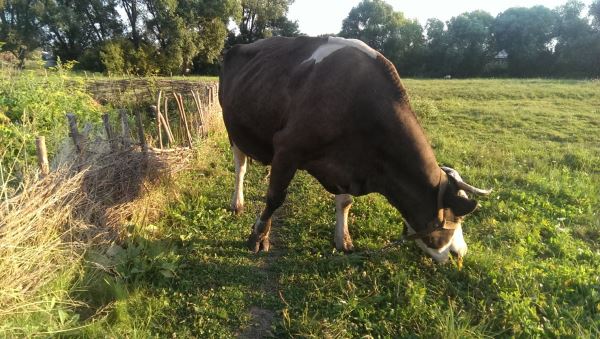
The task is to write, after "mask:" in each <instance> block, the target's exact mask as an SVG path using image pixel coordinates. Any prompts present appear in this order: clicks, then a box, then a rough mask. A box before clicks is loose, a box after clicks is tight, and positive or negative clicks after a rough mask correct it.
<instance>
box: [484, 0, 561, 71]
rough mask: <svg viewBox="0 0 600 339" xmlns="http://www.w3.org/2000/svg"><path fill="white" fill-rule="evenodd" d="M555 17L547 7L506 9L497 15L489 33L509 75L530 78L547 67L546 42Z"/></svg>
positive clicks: (548, 50) (547, 42)
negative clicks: (504, 54) (501, 52)
mask: <svg viewBox="0 0 600 339" xmlns="http://www.w3.org/2000/svg"><path fill="white" fill-rule="evenodd" d="M555 23H556V15H555V14H554V13H553V12H552V11H551V10H550V9H548V8H546V7H543V6H534V7H531V8H510V9H508V10H506V11H504V12H502V13H500V14H499V15H498V17H497V18H496V22H495V24H494V29H493V33H494V36H495V37H496V42H497V46H498V49H499V50H502V49H504V50H506V51H507V52H508V55H509V72H510V74H511V75H514V76H518V75H522V76H532V75H536V74H541V73H543V72H544V71H545V70H547V69H549V68H550V67H551V57H552V51H551V49H550V43H551V40H552V38H553V34H552V33H553V28H554V26H555Z"/></svg>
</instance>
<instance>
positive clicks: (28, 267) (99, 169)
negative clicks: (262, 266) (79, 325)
mask: <svg viewBox="0 0 600 339" xmlns="http://www.w3.org/2000/svg"><path fill="white" fill-rule="evenodd" d="M91 148H94V149H102V150H105V149H109V147H107V146H106V145H98V146H96V147H88V152H87V153H86V154H87V156H83V157H82V156H79V157H73V156H67V157H64V158H71V159H73V158H77V161H76V162H74V163H72V164H71V165H70V166H64V165H63V166H62V167H61V168H59V169H56V170H54V171H53V172H51V173H50V174H49V175H48V176H46V177H44V178H43V179H41V180H39V181H35V182H34V183H33V184H30V185H29V186H27V187H25V188H23V189H22V190H21V192H20V194H18V195H16V196H15V197H13V198H10V199H8V200H4V201H2V202H1V203H0V267H1V269H0V286H1V288H0V323H2V319H3V318H5V317H10V316H14V315H15V314H17V313H32V312H39V311H43V310H44V309H46V308H47V307H48V305H47V304H48V303H49V302H52V303H55V302H56V301H55V300H56V298H55V297H53V298H51V300H52V301H49V300H50V298H48V296H47V295H45V293H46V292H44V289H43V287H44V286H46V285H47V284H48V283H50V282H51V281H53V280H54V279H56V278H57V276H59V275H60V274H61V273H64V272H66V271H68V270H72V269H73V268H74V267H77V266H78V264H77V263H82V261H83V260H82V257H83V254H84V253H85V250H86V249H88V248H90V247H91V246H98V245H102V244H107V243H110V242H112V241H115V240H117V239H118V238H119V236H120V233H121V231H120V230H121V229H122V227H120V225H122V223H123V222H124V221H125V220H130V219H131V218H132V217H133V216H134V214H135V213H137V212H138V211H139V210H140V209H141V206H140V205H141V204H140V203H139V202H140V201H141V200H142V199H141V198H142V197H143V196H144V192H145V191H148V190H151V189H152V187H153V185H155V184H156V183H157V182H158V181H160V180H163V179H164V178H167V177H170V176H171V175H172V174H173V173H174V172H177V171H179V170H182V169H184V168H185V167H186V166H187V163H188V161H187V159H188V158H189V151H188V150H185V149H179V150H171V151H169V152H160V153H159V152H153V151H150V152H149V153H148V154H147V155H144V154H143V153H142V152H141V151H140V150H139V148H136V147H134V148H131V149H129V150H125V151H121V152H116V153H110V152H109V153H102V152H100V153H97V152H91V151H90V150H91ZM144 205H146V206H144V208H145V209H147V208H148V206H147V202H144ZM63 294H64V295H63V296H60V297H59V301H58V302H62V303H68V304H69V305H71V306H77V305H78V303H77V302H74V301H72V300H70V299H69V298H68V293H63Z"/></svg>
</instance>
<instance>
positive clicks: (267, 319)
mask: <svg viewBox="0 0 600 339" xmlns="http://www.w3.org/2000/svg"><path fill="white" fill-rule="evenodd" d="M280 226H281V225H280V223H279V222H278V220H277V217H276V216H274V217H273V228H272V229H271V237H270V240H271V249H270V251H269V253H267V254H259V255H261V256H262V257H261V258H260V259H258V258H257V260H260V261H261V262H260V264H259V265H258V269H259V270H260V271H262V272H264V273H265V276H266V277H267V278H266V279H265V281H263V283H262V284H261V286H259V288H260V289H261V290H263V291H264V292H265V294H272V295H277V293H278V283H277V276H276V275H275V273H274V272H272V271H271V265H272V264H273V263H274V262H275V261H277V259H278V258H279V257H280V256H281V255H282V253H283V252H282V249H281V246H282V245H281V241H280V240H281V239H280V238H279V236H278V228H279V227H280ZM248 312H249V313H250V316H251V318H252V320H251V321H250V325H249V326H248V327H246V328H244V329H242V330H241V333H240V334H239V335H238V338H240V339H254V338H270V337H273V336H274V334H273V333H272V332H271V326H272V325H273V321H274V320H275V316H276V314H275V312H274V311H273V310H270V309H266V308H262V307H259V306H256V305H253V306H251V307H250V309H249V311H248Z"/></svg>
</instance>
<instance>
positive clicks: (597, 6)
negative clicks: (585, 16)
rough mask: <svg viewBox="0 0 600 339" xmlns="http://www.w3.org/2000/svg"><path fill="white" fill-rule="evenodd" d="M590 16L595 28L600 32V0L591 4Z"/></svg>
mask: <svg viewBox="0 0 600 339" xmlns="http://www.w3.org/2000/svg"><path fill="white" fill-rule="evenodd" d="M590 16H591V17H592V18H593V25H594V28H595V29H596V30H597V31H599V32H600V0H596V1H594V2H593V3H592V4H591V5H590Z"/></svg>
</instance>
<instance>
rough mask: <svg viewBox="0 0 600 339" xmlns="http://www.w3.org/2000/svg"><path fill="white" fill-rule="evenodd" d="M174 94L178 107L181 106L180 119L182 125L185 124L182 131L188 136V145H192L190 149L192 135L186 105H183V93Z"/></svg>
mask: <svg viewBox="0 0 600 339" xmlns="http://www.w3.org/2000/svg"><path fill="white" fill-rule="evenodd" d="M173 96H174V97H175V101H177V107H178V108H179V116H180V121H181V125H183V126H182V128H183V131H182V132H183V133H184V134H185V136H186V137H187V141H188V145H189V146H190V149H191V148H192V135H191V133H190V128H189V126H188V121H187V117H186V115H185V107H184V106H183V97H182V96H181V94H177V93H175V92H173Z"/></svg>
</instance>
